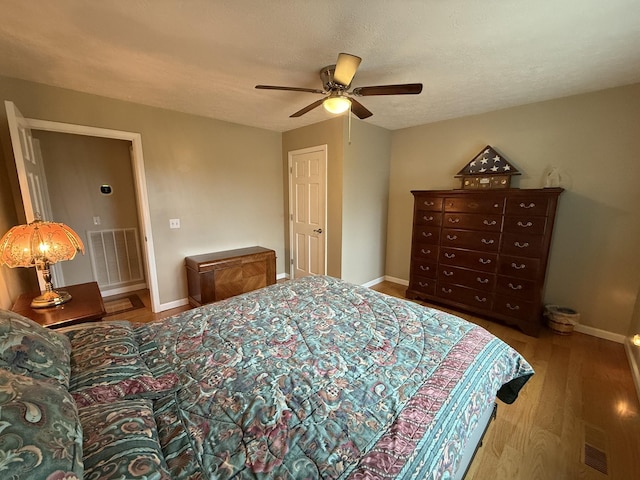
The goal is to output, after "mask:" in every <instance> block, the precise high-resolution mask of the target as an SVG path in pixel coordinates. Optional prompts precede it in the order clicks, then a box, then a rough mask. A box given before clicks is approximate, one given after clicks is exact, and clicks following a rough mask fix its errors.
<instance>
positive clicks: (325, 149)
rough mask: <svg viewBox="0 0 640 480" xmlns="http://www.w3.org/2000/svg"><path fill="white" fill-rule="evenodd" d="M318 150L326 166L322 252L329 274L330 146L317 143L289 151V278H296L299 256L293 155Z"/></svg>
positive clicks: (325, 269) (324, 166) (323, 165)
mask: <svg viewBox="0 0 640 480" xmlns="http://www.w3.org/2000/svg"><path fill="white" fill-rule="evenodd" d="M317 150H322V151H323V152H324V161H323V162H322V167H323V168H324V192H323V201H324V225H323V226H322V229H323V231H324V234H325V237H324V252H322V256H323V261H324V273H325V275H326V274H327V248H328V244H329V235H328V231H327V223H328V222H327V216H328V213H329V211H328V204H327V203H328V202H327V192H328V183H329V181H328V176H327V170H328V160H329V155H328V146H327V144H324V145H316V146H314V147H307V148H300V149H298V150H291V151H289V152H288V153H287V169H288V170H289V278H290V279H291V280H293V279H294V278H295V267H294V263H293V259H294V258H296V256H297V253H298V251H297V248H296V242H295V238H294V231H293V224H294V221H293V208H294V200H293V187H294V184H295V182H294V181H293V156H294V155H296V154H304V153H310V152H314V151H317Z"/></svg>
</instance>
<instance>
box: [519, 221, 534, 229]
mask: <svg viewBox="0 0 640 480" xmlns="http://www.w3.org/2000/svg"><path fill="white" fill-rule="evenodd" d="M518 226H519V227H522V228H527V227H533V223H531V222H527V223H522V222H518Z"/></svg>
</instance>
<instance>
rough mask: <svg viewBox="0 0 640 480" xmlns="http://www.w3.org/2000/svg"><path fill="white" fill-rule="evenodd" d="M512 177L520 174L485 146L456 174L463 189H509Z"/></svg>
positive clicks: (500, 156) (488, 146) (490, 148)
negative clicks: (460, 180)
mask: <svg viewBox="0 0 640 480" xmlns="http://www.w3.org/2000/svg"><path fill="white" fill-rule="evenodd" d="M513 175H520V172H519V171H518V170H517V169H516V168H515V167H514V166H513V165H511V164H510V163H509V161H508V160H507V159H506V158H504V156H502V155H500V154H499V153H498V152H496V151H495V150H494V149H493V147H491V145H487V146H486V147H484V148H483V149H482V150H481V151H480V153H478V154H477V155H476V156H475V157H473V158H472V159H471V161H470V162H469V163H467V165H466V166H465V167H464V168H463V169H462V170H460V171H459V172H458V173H457V175H456V178H461V179H462V188H463V189H484V188H486V189H491V188H509V187H510V186H511V177H512V176H513Z"/></svg>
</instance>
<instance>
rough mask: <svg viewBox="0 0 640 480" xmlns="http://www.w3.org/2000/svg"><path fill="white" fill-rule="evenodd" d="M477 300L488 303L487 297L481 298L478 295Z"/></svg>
mask: <svg viewBox="0 0 640 480" xmlns="http://www.w3.org/2000/svg"><path fill="white" fill-rule="evenodd" d="M476 300H477V301H479V302H483V303H484V302H486V301H487V297H482V298H480V297H479V296H478V295H476Z"/></svg>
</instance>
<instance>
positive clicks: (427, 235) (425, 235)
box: [422, 232, 433, 238]
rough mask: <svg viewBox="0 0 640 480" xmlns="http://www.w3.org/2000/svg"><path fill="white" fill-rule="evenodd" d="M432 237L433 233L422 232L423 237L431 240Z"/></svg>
mask: <svg viewBox="0 0 640 480" xmlns="http://www.w3.org/2000/svg"><path fill="white" fill-rule="evenodd" d="M431 235H433V233H431V232H422V236H423V237H426V238H429V237H430V236H431Z"/></svg>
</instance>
